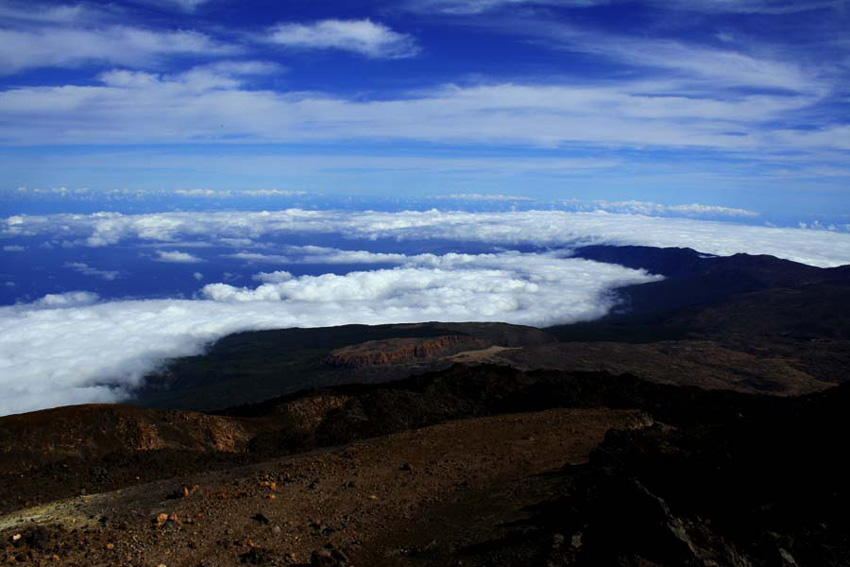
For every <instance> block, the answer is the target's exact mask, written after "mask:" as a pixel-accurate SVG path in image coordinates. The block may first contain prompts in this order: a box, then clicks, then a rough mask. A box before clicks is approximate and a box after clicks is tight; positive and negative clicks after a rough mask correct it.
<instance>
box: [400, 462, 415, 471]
mask: <svg viewBox="0 0 850 567" xmlns="http://www.w3.org/2000/svg"><path fill="white" fill-rule="evenodd" d="M400 470H403V471H412V470H413V467H411V466H410V463H402V465H401V467H400Z"/></svg>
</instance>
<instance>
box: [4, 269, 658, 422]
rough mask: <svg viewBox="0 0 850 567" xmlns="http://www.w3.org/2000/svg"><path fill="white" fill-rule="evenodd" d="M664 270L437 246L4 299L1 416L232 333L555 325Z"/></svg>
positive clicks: (110, 395)
mask: <svg viewBox="0 0 850 567" xmlns="http://www.w3.org/2000/svg"><path fill="white" fill-rule="evenodd" d="M653 279H656V278H655V277H652V276H648V275H646V274H645V273H643V272H639V271H635V270H629V269H626V268H623V267H620V266H614V265H610V264H600V263H596V262H591V261H587V260H579V259H574V258H562V257H559V256H557V255H555V254H551V253H550V254H520V253H518V252H509V253H503V254H485V255H478V256H475V255H464V254H449V255H446V256H435V257H433V258H432V259H431V261H430V263H424V262H423V263H418V264H417V263H416V262H415V261H414V262H413V263H412V264H411V265H409V266H404V267H399V268H395V269H391V270H377V271H370V272H352V273H349V274H347V275H344V276H336V275H332V274H326V275H322V276H318V277H315V276H302V277H291V276H286V275H283V274H278V275H277V276H276V277H269V278H267V281H268V282H272V281H273V282H274V283H263V284H261V285H259V286H258V287H256V288H237V287H233V286H230V285H227V284H223V283H218V284H209V285H207V286H205V287H204V288H203V293H204V295H205V296H206V297H207V298H208V299H206V300H194V301H190V300H150V301H115V302H107V303H94V301H96V296H95V295H93V294H86V293H82V292H79V293H74V294H66V295H62V296H58V295H54V296H48V297H46V298H44V299H43V300H41V301H40V302H38V303H37V304H33V305H18V306H13V307H2V308H0V388H2V390H3V393H4V395H3V397H2V398H0V414H8V413H15V412H22V411H29V410H34V409H38V408H43V407H50V406H55V405H60V404H68V403H81V402H93V401H115V400H119V399H122V398H123V397H125V396H126V395H127V392H128V390H130V389H132V388H133V387H134V386H135V385H137V384H138V383H139V380H140V379H141V377H142V376H143V375H144V373H145V372H147V371H149V370H151V369H152V368H154V367H155V365H156V364H157V363H158V362H160V361H162V360H164V359H165V358H168V357H174V356H185V355H190V354H195V353H198V352H199V351H200V350H201V349H202V347H203V345H204V344H205V343H207V342H209V341H211V340H214V339H216V338H218V337H221V336H224V335H226V334H229V333H233V332H237V331H244V330H251V329H272V328H286V327H295V326H298V327H314V326H329V325H342V324H349V323H365V324H378V323H390V322H416V321H432V320H442V321H507V322H512V323H519V324H530V325H548V324H554V323H559V322H567V321H575V320H581V319H591V318H596V317H599V316H601V315H604V314H605V313H606V312H607V311H608V310H609V308H610V307H611V304H612V301H613V300H612V298H611V296H610V295H608V290H610V289H611V288H612V287H617V286H621V285H626V284H630V283H639V282H646V281H652V280H653Z"/></svg>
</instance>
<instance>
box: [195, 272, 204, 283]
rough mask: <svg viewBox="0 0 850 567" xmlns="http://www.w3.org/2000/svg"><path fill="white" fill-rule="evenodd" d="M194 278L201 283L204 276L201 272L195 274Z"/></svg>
mask: <svg viewBox="0 0 850 567" xmlns="http://www.w3.org/2000/svg"><path fill="white" fill-rule="evenodd" d="M192 277H193V278H195V281H196V282H199V281H201V280H203V279H204V274H202V273H201V272H195V273H194V274H192Z"/></svg>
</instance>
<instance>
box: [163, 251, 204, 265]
mask: <svg viewBox="0 0 850 567" xmlns="http://www.w3.org/2000/svg"><path fill="white" fill-rule="evenodd" d="M156 254H157V257H156V261H157V262H168V263H171V264H198V263H200V262H203V261H204V260H203V258H199V257H197V256H195V255H194V254H189V253H188V252H180V251H179V250H157V251H156Z"/></svg>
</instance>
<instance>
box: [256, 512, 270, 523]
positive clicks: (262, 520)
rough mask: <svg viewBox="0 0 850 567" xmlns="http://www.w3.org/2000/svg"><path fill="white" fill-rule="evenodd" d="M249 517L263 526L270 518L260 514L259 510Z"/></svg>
mask: <svg viewBox="0 0 850 567" xmlns="http://www.w3.org/2000/svg"><path fill="white" fill-rule="evenodd" d="M251 519H252V520H254V521H256V522H260V523H261V524H263V525H264V526H267V525H269V524H270V523H271V520H269V519H268V518H266V517H265V516H264V515H262V514H260V513H259V512H258V513H256V514H254V515H253V516H251Z"/></svg>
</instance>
